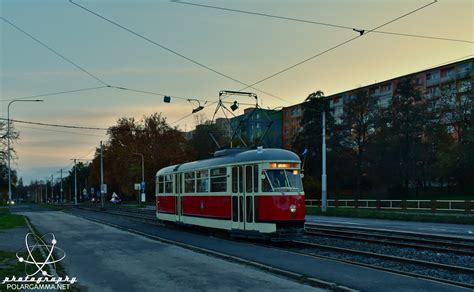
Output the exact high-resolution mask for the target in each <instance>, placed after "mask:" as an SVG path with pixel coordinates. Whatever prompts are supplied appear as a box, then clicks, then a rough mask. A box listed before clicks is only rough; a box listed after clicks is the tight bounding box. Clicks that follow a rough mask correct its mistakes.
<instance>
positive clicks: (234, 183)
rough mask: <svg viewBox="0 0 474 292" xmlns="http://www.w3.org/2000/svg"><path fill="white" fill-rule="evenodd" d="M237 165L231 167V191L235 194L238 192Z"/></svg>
mask: <svg viewBox="0 0 474 292" xmlns="http://www.w3.org/2000/svg"><path fill="white" fill-rule="evenodd" d="M237 170H238V168H237V167H235V166H234V167H232V192H233V193H234V194H235V193H237V192H238V189H237Z"/></svg>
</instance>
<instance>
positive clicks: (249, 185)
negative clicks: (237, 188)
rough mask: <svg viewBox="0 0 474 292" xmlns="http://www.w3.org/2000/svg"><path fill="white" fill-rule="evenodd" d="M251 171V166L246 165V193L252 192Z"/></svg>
mask: <svg viewBox="0 0 474 292" xmlns="http://www.w3.org/2000/svg"><path fill="white" fill-rule="evenodd" d="M252 175H253V171H252V166H250V165H249V166H246V167H245V191H246V192H247V193H251V192H252V182H253V178H252Z"/></svg>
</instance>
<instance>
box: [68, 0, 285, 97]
mask: <svg viewBox="0 0 474 292" xmlns="http://www.w3.org/2000/svg"><path fill="white" fill-rule="evenodd" d="M69 2H70V3H71V4H73V5H75V6H77V7H79V8H81V9H82V10H84V11H87V12H89V13H90V14H93V15H95V16H97V17H99V18H101V19H103V20H105V21H107V22H109V23H111V24H112V25H115V26H117V27H119V28H121V29H123V30H125V31H127V32H129V33H131V34H133V35H135V36H137V37H139V38H141V39H143V40H145V41H147V42H149V43H151V44H153V45H155V46H157V47H159V48H161V49H163V50H165V51H168V52H170V53H172V54H174V55H176V56H178V57H181V58H183V59H185V60H187V61H189V62H191V63H193V64H195V65H198V66H199V67H201V68H204V69H206V70H208V71H211V72H214V73H216V74H218V75H220V76H222V77H225V78H227V79H229V80H232V81H234V82H236V83H239V84H241V85H245V86H247V88H250V87H251V88H253V89H254V90H256V91H258V92H261V93H263V94H266V95H268V96H271V97H274V98H276V99H279V100H281V101H285V102H287V103H290V104H291V101H289V100H287V99H284V98H281V97H279V96H276V95H274V94H272V93H269V92H266V91H263V90H261V89H258V88H255V87H253V86H249V85H248V84H247V83H245V82H243V81H241V80H238V79H237V78H234V77H232V76H230V75H228V74H225V73H223V72H220V71H218V70H217V69H214V68H211V67H210V66H208V65H205V64H203V63H201V62H199V61H197V60H195V59H193V58H191V57H188V56H186V55H184V54H182V53H180V52H178V51H176V50H173V49H171V48H169V47H167V46H165V45H163V44H160V43H158V42H156V41H154V40H152V39H150V38H149V37H146V36H144V35H142V34H140V33H138V32H136V31H134V30H132V29H130V28H128V27H126V26H124V25H122V24H120V23H118V22H116V21H113V20H111V19H109V18H107V17H105V16H103V15H101V14H99V13H97V12H95V11H93V10H91V9H89V8H87V7H85V6H82V5H80V4H78V3H76V2H74V1H73V0H69Z"/></svg>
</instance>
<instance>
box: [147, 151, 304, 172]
mask: <svg viewBox="0 0 474 292" xmlns="http://www.w3.org/2000/svg"><path fill="white" fill-rule="evenodd" d="M260 161H285V162H301V160H300V158H299V157H298V155H296V153H294V152H291V151H288V150H284V149H277V148H264V149H261V150H260V151H258V150H257V149H252V150H246V151H241V152H236V151H230V153H229V154H228V155H222V156H218V157H213V158H209V159H204V160H197V161H193V162H187V163H183V164H176V165H171V166H168V167H165V168H162V169H160V170H159V171H158V172H157V174H156V175H164V174H169V173H173V172H178V171H179V172H182V171H191V170H196V169H203V168H211V167H215V166H220V165H226V164H241V163H246V162H252V163H255V162H260Z"/></svg>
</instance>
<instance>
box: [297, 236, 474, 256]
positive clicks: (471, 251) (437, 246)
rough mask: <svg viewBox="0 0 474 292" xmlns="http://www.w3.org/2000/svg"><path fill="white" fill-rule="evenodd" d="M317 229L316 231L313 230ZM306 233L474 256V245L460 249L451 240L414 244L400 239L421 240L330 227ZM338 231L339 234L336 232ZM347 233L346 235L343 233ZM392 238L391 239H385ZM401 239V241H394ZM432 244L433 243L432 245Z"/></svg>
mask: <svg viewBox="0 0 474 292" xmlns="http://www.w3.org/2000/svg"><path fill="white" fill-rule="evenodd" d="M313 230H316V231H313ZM305 233H306V234H310V235H311V236H325V237H332V238H340V239H346V240H354V241H360V242H367V243H375V244H384V245H393V246H398V247H408V248H414V249H419V250H431V251H436V252H443V253H452V254H458V255H466V256H472V257H474V247H466V249H464V246H462V247H463V249H458V247H459V245H458V244H453V245H451V243H449V242H440V241H427V240H426V241H421V242H423V243H425V244H414V243H408V242H400V241H414V242H418V241H419V240H416V239H411V238H405V237H391V236H382V235H372V234H360V233H355V232H354V233H351V232H347V231H339V230H329V229H312V231H306V232H305ZM335 233H338V234H335ZM342 234H346V235H342ZM361 236H366V237H376V238H380V239H371V238H364V237H361ZM384 239H390V240H384ZM394 239H396V240H400V241H394ZM430 244H431V245H430ZM443 246H454V247H455V248H446V247H443Z"/></svg>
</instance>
